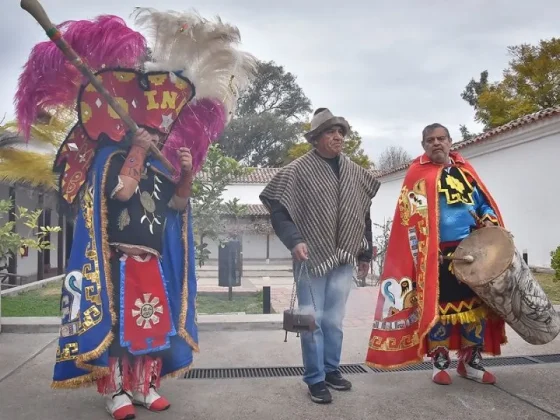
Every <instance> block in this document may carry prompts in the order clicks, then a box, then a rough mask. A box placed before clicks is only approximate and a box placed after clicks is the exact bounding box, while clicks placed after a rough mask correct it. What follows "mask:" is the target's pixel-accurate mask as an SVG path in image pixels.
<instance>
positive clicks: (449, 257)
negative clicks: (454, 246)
mask: <svg viewBox="0 0 560 420" xmlns="http://www.w3.org/2000/svg"><path fill="white" fill-rule="evenodd" d="M443 259H444V260H453V261H464V262H468V263H472V262H474V257H473V256H472V255H465V256H464V257H454V256H453V255H444V257H443Z"/></svg>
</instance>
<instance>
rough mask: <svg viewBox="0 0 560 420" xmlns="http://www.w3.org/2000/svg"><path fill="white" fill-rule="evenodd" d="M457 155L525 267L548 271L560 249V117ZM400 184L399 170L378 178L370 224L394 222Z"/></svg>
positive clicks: (401, 174)
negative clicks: (491, 202)
mask: <svg viewBox="0 0 560 420" xmlns="http://www.w3.org/2000/svg"><path fill="white" fill-rule="evenodd" d="M459 152H460V153H461V154H462V155H463V156H464V157H465V158H467V159H469V161H470V162H471V164H472V165H473V166H474V168H475V170H476V171H477V172H478V173H479V175H480V176H481V178H482V180H483V182H484V183H485V184H486V186H487V187H488V189H489V190H490V192H491V193H492V195H493V196H494V198H495V200H496V201H497V203H498V206H499V207H500V211H501V212H502V216H503V218H504V222H505V224H506V227H507V229H509V230H510V231H511V232H512V234H513V235H514V241H515V245H516V247H517V248H518V249H519V251H521V252H523V250H527V251H528V255H529V264H531V265H535V266H542V267H550V252H551V251H552V250H554V249H556V247H557V246H558V245H560V222H559V221H558V217H559V216H560V211H559V210H558V209H559V208H560V198H559V195H558V194H557V193H556V190H557V187H556V185H557V182H558V181H557V180H558V179H560V178H559V176H558V175H557V165H558V162H557V160H558V158H557V156H558V155H559V154H560V118H554V119H552V118H551V119H549V120H544V121H543V122H538V123H534V124H531V125H529V126H527V127H526V128H522V129H518V130H515V131H514V132H511V133H504V134H501V135H499V136H497V137H496V138H493V139H490V140H488V141H485V142H481V143H480V144H478V145H472V146H469V147H466V148H464V149H460V150H459ZM403 179H404V171H403V172H400V173H398V174H392V175H389V176H386V177H383V178H381V179H380V181H381V182H382V185H381V187H380V189H379V193H378V195H377V197H376V198H375V199H374V200H373V203H372V220H373V222H375V223H379V224H382V223H383V219H384V218H388V217H390V218H392V217H393V215H394V211H395V206H396V204H397V199H398V196H399V192H400V188H401V186H402V181H403ZM377 233H379V231H377ZM375 234H376V233H374V235H375Z"/></svg>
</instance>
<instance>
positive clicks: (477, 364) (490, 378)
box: [457, 347, 496, 385]
mask: <svg viewBox="0 0 560 420" xmlns="http://www.w3.org/2000/svg"><path fill="white" fill-rule="evenodd" d="M457 374H458V375H459V376H461V377H463V378H465V379H470V380H471V381H475V382H478V383H481V384H488V385H493V384H495V383H496V377H495V376H494V375H493V374H492V373H490V372H488V371H487V370H486V369H484V367H483V366H482V356H481V354H480V349H479V348H478V347H470V348H468V349H463V350H461V351H460V353H459V364H458V365H457Z"/></svg>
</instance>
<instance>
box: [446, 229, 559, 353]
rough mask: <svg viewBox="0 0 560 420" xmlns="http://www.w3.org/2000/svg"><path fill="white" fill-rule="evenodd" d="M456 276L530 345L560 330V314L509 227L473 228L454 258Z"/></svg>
mask: <svg viewBox="0 0 560 420" xmlns="http://www.w3.org/2000/svg"><path fill="white" fill-rule="evenodd" d="M452 260H453V262H452V266H453V270H454V273H455V276H456V277H457V278H458V279H459V280H460V281H461V282H463V283H465V284H467V285H468V286H469V287H470V288H471V289H472V290H473V291H474V292H475V293H476V294H477V295H478V297H479V298H480V299H481V300H482V301H483V302H484V303H486V304H487V305H488V306H489V307H490V309H492V310H493V311H494V312H495V313H496V314H497V315H499V316H500V317H501V318H502V319H503V320H504V321H505V322H506V323H507V324H508V325H509V326H511V328H513V329H514V330H515V331H516V332H517V333H518V334H519V335H520V336H521V338H523V339H524V340H525V341H526V342H528V343H530V344H546V343H549V342H551V341H552V340H554V338H555V337H556V336H557V335H558V333H560V316H559V315H558V313H557V312H556V310H555V309H554V307H553V306H552V303H551V302H550V300H549V299H548V297H547V295H546V294H545V292H544V291H543V289H542V287H541V286H540V284H539V283H538V282H537V281H536V280H535V278H534V277H533V275H532V273H531V270H530V269H529V267H528V265H527V264H526V263H525V261H524V260H523V258H522V256H521V254H520V253H519V251H518V250H517V249H516V248H515V245H514V243H513V236H512V235H511V233H509V232H508V231H507V230H505V229H503V228H501V227H498V226H495V227H484V228H482V229H477V230H475V231H473V232H472V233H471V234H470V235H469V236H467V237H466V238H465V239H463V240H462V241H461V243H460V244H459V246H458V247H457V249H456V250H455V252H454V254H453V257H452Z"/></svg>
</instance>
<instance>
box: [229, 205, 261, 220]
mask: <svg viewBox="0 0 560 420" xmlns="http://www.w3.org/2000/svg"><path fill="white" fill-rule="evenodd" d="M245 205H246V206H247V210H246V212H245V214H244V216H257V217H260V216H268V215H269V214H270V213H269V212H268V210H267V209H266V207H265V206H264V204H245ZM223 214H224V216H227V215H228V213H227V210H226V211H224V213H223Z"/></svg>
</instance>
